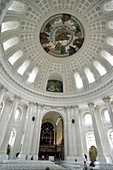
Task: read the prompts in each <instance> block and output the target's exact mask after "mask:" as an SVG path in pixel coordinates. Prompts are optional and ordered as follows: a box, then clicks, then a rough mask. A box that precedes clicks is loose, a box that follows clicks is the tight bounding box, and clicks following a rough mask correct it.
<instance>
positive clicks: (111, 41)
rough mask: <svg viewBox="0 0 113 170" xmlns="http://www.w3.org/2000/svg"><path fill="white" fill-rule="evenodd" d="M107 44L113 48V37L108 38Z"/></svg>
mask: <svg viewBox="0 0 113 170" xmlns="http://www.w3.org/2000/svg"><path fill="white" fill-rule="evenodd" d="M107 43H108V44H109V45H111V46H113V38H112V37H108V38H107Z"/></svg>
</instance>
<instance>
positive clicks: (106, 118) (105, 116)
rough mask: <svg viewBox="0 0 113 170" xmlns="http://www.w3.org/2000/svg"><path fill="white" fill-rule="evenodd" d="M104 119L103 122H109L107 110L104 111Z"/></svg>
mask: <svg viewBox="0 0 113 170" xmlns="http://www.w3.org/2000/svg"><path fill="white" fill-rule="evenodd" d="M104 119H105V121H107V122H110V117H109V113H108V110H104Z"/></svg>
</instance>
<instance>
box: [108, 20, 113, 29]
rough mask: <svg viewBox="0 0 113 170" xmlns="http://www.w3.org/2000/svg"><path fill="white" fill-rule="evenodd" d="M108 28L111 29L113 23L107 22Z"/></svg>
mask: <svg viewBox="0 0 113 170" xmlns="http://www.w3.org/2000/svg"><path fill="white" fill-rule="evenodd" d="M108 27H109V28H110V29H113V21H109V23H108Z"/></svg>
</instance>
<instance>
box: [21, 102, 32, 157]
mask: <svg viewBox="0 0 113 170" xmlns="http://www.w3.org/2000/svg"><path fill="white" fill-rule="evenodd" d="M33 108H34V103H30V104H29V106H28V110H27V114H28V118H27V123H26V127H25V133H24V140H23V144H22V150H21V153H20V159H25V157H26V155H29V154H30V153H29V149H30V148H29V140H30V138H31V136H30V129H31V122H32V116H33Z"/></svg>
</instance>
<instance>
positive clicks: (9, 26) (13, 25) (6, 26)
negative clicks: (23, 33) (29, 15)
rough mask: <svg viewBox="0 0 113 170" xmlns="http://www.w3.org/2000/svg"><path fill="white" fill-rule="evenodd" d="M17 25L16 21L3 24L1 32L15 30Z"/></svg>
mask: <svg viewBox="0 0 113 170" xmlns="http://www.w3.org/2000/svg"><path fill="white" fill-rule="evenodd" d="M18 25H19V24H18V22H16V21H10V22H4V23H2V28H1V32H4V31H9V30H13V29H17V28H18Z"/></svg>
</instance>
